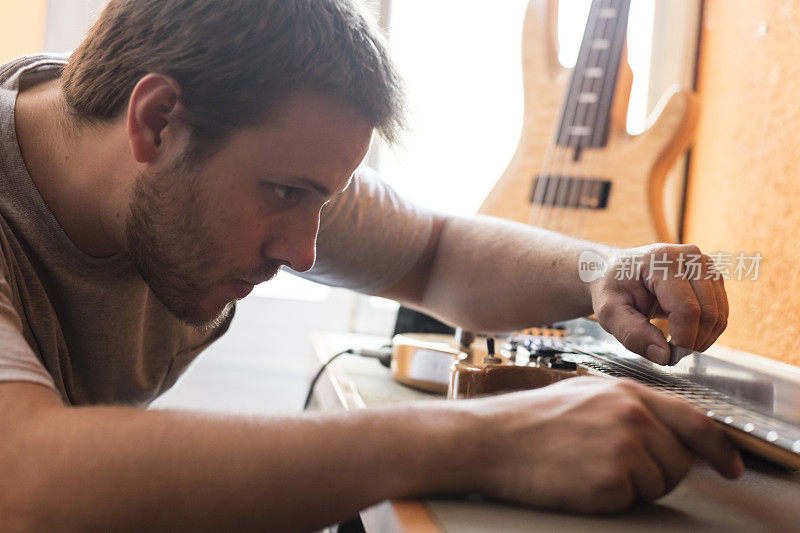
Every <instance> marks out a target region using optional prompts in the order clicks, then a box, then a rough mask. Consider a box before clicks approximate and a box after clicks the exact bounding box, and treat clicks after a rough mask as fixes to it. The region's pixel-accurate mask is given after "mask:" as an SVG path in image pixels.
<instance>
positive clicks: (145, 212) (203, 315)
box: [125, 162, 281, 331]
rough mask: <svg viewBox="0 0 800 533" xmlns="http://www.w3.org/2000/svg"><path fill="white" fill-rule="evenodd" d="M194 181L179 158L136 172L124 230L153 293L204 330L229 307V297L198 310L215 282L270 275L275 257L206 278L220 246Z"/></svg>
mask: <svg viewBox="0 0 800 533" xmlns="http://www.w3.org/2000/svg"><path fill="white" fill-rule="evenodd" d="M196 182H197V180H196V179H195V178H194V176H193V175H192V174H191V173H190V171H189V167H188V165H187V164H185V163H183V162H182V163H180V164H178V165H176V166H175V167H173V168H172V169H169V170H167V171H165V172H162V173H159V174H155V175H148V174H141V175H139V176H138V177H137V180H136V184H135V185H134V189H133V194H132V198H131V203H130V211H129V214H128V218H127V220H126V222H125V233H126V237H127V241H128V253H129V254H130V256H131V259H132V261H133V263H134V265H135V266H136V269H137V270H138V271H139V274H140V275H141V276H142V278H143V279H144V281H145V282H146V283H147V285H148V286H149V287H150V289H151V290H152V291H153V294H155V296H156V297H157V298H158V299H159V300H160V301H161V303H162V304H164V306H165V307H166V308H167V309H168V310H169V311H170V312H171V313H172V314H173V315H175V316H176V317H177V318H178V319H180V320H181V321H183V322H185V323H186V324H188V325H190V326H193V327H195V328H198V329H200V330H202V331H207V330H209V329H213V328H216V327H218V326H220V325H222V324H223V323H224V322H225V320H226V319H227V318H228V316H229V315H230V313H231V311H232V309H233V303H234V301H230V302H227V303H226V304H225V305H224V307H222V308H221V309H219V310H215V311H213V312H210V311H209V310H204V309H203V306H202V303H203V301H204V300H205V299H207V297H208V296H209V295H210V293H211V291H212V290H213V289H214V288H215V287H218V286H219V285H220V284H223V283H225V282H226V281H233V280H245V281H247V282H251V283H256V282H259V281H262V280H267V279H271V278H272V277H273V276H275V274H276V273H277V272H278V269H279V268H280V266H281V262H279V261H274V260H272V261H269V262H268V263H267V264H265V265H262V266H260V267H259V268H258V269H249V270H239V271H230V272H228V273H227V274H225V275H221V276H217V277H211V275H212V273H214V272H215V267H216V268H217V269H219V268H220V267H221V266H223V262H224V255H223V254H222V253H221V250H224V249H225V247H224V243H223V242H220V241H221V239H219V238H217V239H215V238H214V232H213V229H214V228H213V224H212V223H211V222H210V221H209V220H208V219H207V216H205V215H208V214H209V212H210V209H208V206H206V205H204V204H203V201H202V199H201V195H200V191H199V190H198V188H197V183H196ZM228 208H229V209H231V208H232V207H230V206H229V207H228ZM217 272H219V271H218V270H217Z"/></svg>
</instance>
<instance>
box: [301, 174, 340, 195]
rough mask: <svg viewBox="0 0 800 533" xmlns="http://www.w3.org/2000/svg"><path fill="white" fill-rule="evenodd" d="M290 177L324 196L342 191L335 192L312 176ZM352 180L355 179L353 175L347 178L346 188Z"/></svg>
mask: <svg viewBox="0 0 800 533" xmlns="http://www.w3.org/2000/svg"><path fill="white" fill-rule="evenodd" d="M289 179H291V180H293V181H296V182H298V183H299V184H300V185H304V186H306V187H308V188H309V189H313V190H315V191H317V193H319V194H320V195H321V196H323V197H324V198H331V197H333V196H336V195H337V194H340V192H333V191H331V190H329V189H328V188H327V187H325V186H324V185H320V184H319V183H317V182H316V181H314V180H312V179H311V178H308V177H306V176H289ZM351 181H353V176H352V175H351V176H350V178H349V179H348V180H347V183H346V184H345V186H344V188H345V189H347V187H348V186H349V185H350V182H351ZM343 190H344V189H343Z"/></svg>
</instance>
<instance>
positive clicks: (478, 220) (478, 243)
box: [421, 217, 613, 331]
mask: <svg viewBox="0 0 800 533" xmlns="http://www.w3.org/2000/svg"><path fill="white" fill-rule="evenodd" d="M589 249H591V250H596V251H598V252H600V253H602V254H603V255H610V254H611V253H612V252H613V248H610V247H605V246H603V245H599V244H596V243H590V242H586V241H580V240H577V239H573V238H570V237H566V236H564V235H560V234H557V233H553V232H549V231H546V230H542V229H540V228H535V227H531V226H525V225H522V224H516V223H513V222H507V221H503V220H500V219H496V218H491V217H473V218H469V219H465V218H451V219H448V220H447V221H446V222H445V224H444V227H443V228H442V231H441V234H440V237H439V242H438V245H437V248H436V254H435V256H434V259H433V263H432V265H431V269H430V278H429V280H428V283H427V286H426V288H425V290H424V293H423V294H424V295H423V298H422V301H421V306H422V307H423V308H424V309H426V310H428V311H429V312H432V313H434V314H436V315H437V316H440V317H442V318H444V319H445V320H447V321H450V322H452V323H455V324H458V325H460V326H462V327H467V328H470V329H476V330H480V331H500V330H509V329H514V328H522V327H529V326H533V325H537V324H546V323H550V322H553V321H556V320H563V319H567V318H574V317H578V316H584V315H589V314H591V313H592V306H591V297H590V294H589V284H587V283H583V282H582V281H581V280H580V278H579V277H578V257H579V255H580V253H581V252H582V251H583V250H589ZM467 265H468V266H467ZM521 295H524V297H521Z"/></svg>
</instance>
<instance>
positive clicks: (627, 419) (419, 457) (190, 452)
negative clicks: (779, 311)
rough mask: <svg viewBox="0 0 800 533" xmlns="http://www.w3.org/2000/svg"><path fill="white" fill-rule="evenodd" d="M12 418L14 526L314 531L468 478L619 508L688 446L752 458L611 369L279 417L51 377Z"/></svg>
mask: <svg viewBox="0 0 800 533" xmlns="http://www.w3.org/2000/svg"><path fill="white" fill-rule="evenodd" d="M0 432H2V435H3V438H2V439H0V477H2V480H3V482H2V484H0V487H2V488H0V517H1V518H2V521H3V527H4V528H7V529H9V530H35V531H48V530H64V531H72V530H78V531H85V530H101V531H102V530H117V531H118V530H129V529H130V530H141V529H147V530H151V531H159V530H172V531H174V530H192V531H205V530H211V531H219V530H233V531H242V530H260V531H263V530H270V531H294V530H299V531H307V530H312V529H316V528H320V527H323V526H325V525H328V524H330V523H333V522H336V521H338V520H342V519H344V518H346V517H348V516H352V515H353V514H354V513H355V512H357V511H358V510H359V509H362V508H365V507H367V506H369V505H371V504H373V503H376V502H378V501H381V500H383V499H386V498H403V497H408V496H420V495H426V494H462V493H469V492H480V493H483V494H486V495H487V496H490V497H500V498H504V499H507V500H511V501H517V502H521V503H525V504H530V505H538V506H546V507H554V508H559V509H569V510H576V511H613V510H619V509H623V508H625V507H627V506H629V505H630V504H631V503H633V502H634V501H650V500H653V499H655V498H658V497H660V496H661V495H663V494H664V493H666V492H668V491H669V490H671V489H672V488H673V487H674V486H675V485H676V484H677V483H678V481H679V480H680V479H681V478H682V477H683V476H684V475H685V473H686V471H687V470H688V468H689V465H690V462H691V457H690V455H689V451H687V449H688V450H691V451H692V452H694V453H695V454H697V455H698V456H700V457H702V458H705V459H708V460H709V461H710V462H711V463H712V464H713V465H714V467H715V468H716V469H717V470H718V471H720V472H721V473H722V474H723V475H725V476H727V477H736V476H738V475H739V474H740V473H741V471H742V465H741V459H740V458H739V456H738V454H737V452H736V451H735V450H734V449H733V448H732V446H731V445H730V443H728V441H727V440H726V439H725V438H724V436H723V434H722V432H721V431H719V430H718V429H717V428H716V427H715V426H714V425H713V423H712V421H711V420H710V419H708V418H707V417H706V416H705V415H703V414H702V413H701V412H699V411H697V410H695V409H694V408H692V407H691V406H690V405H689V404H686V403H684V402H681V401H680V400H677V399H674V398H670V397H667V396H663V395H659V394H656V393H654V392H652V391H649V390H647V389H646V388H644V387H643V386H640V385H637V384H635V383H626V382H624V381H618V382H614V381H610V380H604V379H600V378H575V379H572V380H567V381H565V382H563V383H562V384H557V385H554V386H551V387H547V388H545V389H539V390H534V391H525V392H520V393H514V394H508V395H503V396H501V397H496V398H486V399H481V400H465V401H461V402H447V401H431V402H423V403H421V404H416V405H404V406H402V407H400V408H387V409H368V410H363V411H359V412H356V413H347V414H344V415H341V414H340V415H309V414H306V415H304V416H300V417H292V418H269V419H260V418H252V419H244V418H236V417H229V418H224V419H223V418H215V417H211V416H203V415H199V414H196V415H192V414H189V413H184V412H181V413H173V412H167V411H162V412H160V411H143V410H140V409H128V408H122V407H78V408H70V407H64V406H63V405H62V404H61V403H60V401H59V399H58V398H57V397H56V395H55V394H54V393H53V392H52V391H50V390H49V389H47V388H45V387H42V386H40V385H33V384H22V383H6V384H2V385H0ZM567 442H568V443H569V446H565V443H567ZM589 456H591V457H592V458H593V459H592V460H591V461H586V460H585V458H586V457H589Z"/></svg>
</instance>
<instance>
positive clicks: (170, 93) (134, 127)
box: [125, 73, 181, 163]
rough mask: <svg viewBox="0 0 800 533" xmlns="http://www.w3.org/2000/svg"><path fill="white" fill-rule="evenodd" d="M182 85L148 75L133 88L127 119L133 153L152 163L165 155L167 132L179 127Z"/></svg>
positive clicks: (142, 160)
mask: <svg viewBox="0 0 800 533" xmlns="http://www.w3.org/2000/svg"><path fill="white" fill-rule="evenodd" d="M180 96H181V92H180V85H178V82H177V81H175V79H173V78H171V77H170V76H166V75H164V74H153V73H151V74H147V75H146V76H144V77H143V78H142V79H140V80H139V82H138V83H137V84H136V86H135V87H134V88H133V91H132V92H131V96H130V99H129V101H128V114H127V116H126V118H125V122H126V129H127V132H128V140H129V142H130V146H131V153H132V154H133V157H134V159H136V161H138V162H139V163H149V162H151V161H153V159H154V158H155V157H156V156H157V155H158V154H159V152H161V151H162V150H161V146H162V141H163V136H164V130H165V129H166V128H167V126H169V125H171V126H172V127H173V129H175V128H176V126H177V125H178V116H177V109H178V107H179V106H180V103H179V101H180Z"/></svg>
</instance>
